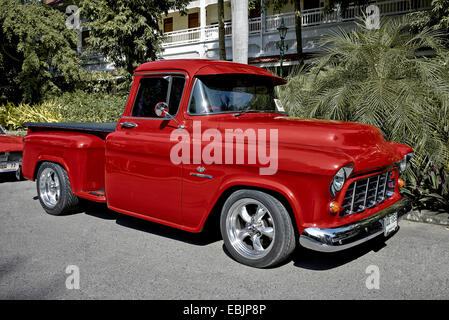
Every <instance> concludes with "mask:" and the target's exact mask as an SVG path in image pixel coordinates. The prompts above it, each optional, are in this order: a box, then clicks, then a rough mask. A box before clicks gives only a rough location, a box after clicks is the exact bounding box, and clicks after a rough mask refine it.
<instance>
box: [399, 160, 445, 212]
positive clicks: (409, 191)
mask: <svg viewBox="0 0 449 320" xmlns="http://www.w3.org/2000/svg"><path fill="white" fill-rule="evenodd" d="M413 171H414V172H415V174H414V175H412V176H411V177H410V179H409V181H408V184H407V186H406V187H405V188H403V192H404V194H406V195H407V196H408V197H409V198H411V199H412V201H413V202H414V206H415V207H417V208H419V209H429V210H439V209H443V210H446V211H447V212H449V173H448V171H446V170H445V169H444V168H440V169H439V170H437V169H436V168H435V167H433V166H426V167H425V168H414V170H413Z"/></svg>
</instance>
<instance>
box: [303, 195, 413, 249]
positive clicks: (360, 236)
mask: <svg viewBox="0 0 449 320" xmlns="http://www.w3.org/2000/svg"><path fill="white" fill-rule="evenodd" d="M410 210H411V204H410V203H409V201H407V200H406V199H405V198H402V199H401V200H399V201H398V202H396V203H395V204H393V205H391V206H389V207H388V208H385V209H384V210H381V211H379V212H376V213H375V214H373V215H371V216H369V217H367V218H365V219H362V220H359V221H356V222H353V223H350V224H347V225H344V226H340V227H336V228H330V229H320V228H307V229H305V230H304V231H303V232H302V234H301V236H300V237H299V243H300V244H301V245H302V246H303V247H305V248H308V249H311V250H315V251H321V252H336V251H341V250H345V249H348V248H351V247H354V246H356V245H359V244H361V243H363V242H366V241H368V240H370V239H372V238H374V237H376V236H378V235H380V234H382V233H383V232H384V229H383V218H384V217H385V216H387V215H388V214H391V213H394V212H397V213H398V218H400V217H401V216H403V215H404V214H405V213H407V212H409V211H410Z"/></svg>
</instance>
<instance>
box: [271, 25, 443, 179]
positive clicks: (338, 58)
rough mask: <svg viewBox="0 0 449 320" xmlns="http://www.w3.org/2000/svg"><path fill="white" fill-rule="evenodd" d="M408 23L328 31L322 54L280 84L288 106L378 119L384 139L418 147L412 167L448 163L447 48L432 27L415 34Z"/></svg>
mask: <svg viewBox="0 0 449 320" xmlns="http://www.w3.org/2000/svg"><path fill="white" fill-rule="evenodd" d="M409 25H410V20H409V18H405V19H402V20H400V19H392V20H385V21H383V23H382V24H381V27H380V29H379V30H366V29H365V28H364V25H362V24H361V25H360V26H359V28H358V29H357V30H355V31H353V32H350V33H345V32H344V31H343V30H340V31H337V32H334V33H333V34H331V35H330V36H328V37H326V38H325V39H324V40H323V45H325V48H326V49H325V54H323V55H322V56H321V57H319V58H318V59H316V61H314V62H313V63H312V65H311V66H310V68H307V69H305V68H303V69H302V70H301V71H299V73H298V74H297V75H295V76H292V77H291V79H290V81H289V83H288V84H287V85H286V86H285V87H284V88H281V89H280V91H279V96H280V99H281V100H282V101H283V104H284V106H285V107H286V110H287V111H288V112H289V113H290V115H292V116H298V117H312V118H325V119H337V120H345V121H354V122H362V123H367V124H371V125H374V126H377V127H379V128H380V129H381V131H382V133H383V134H384V137H385V138H386V139H387V140H391V141H396V142H400V143H404V144H407V145H410V146H411V147H413V148H414V149H415V157H414V158H413V160H412V161H413V165H414V167H422V166H425V165H426V164H427V163H429V162H430V163H432V164H433V165H434V166H435V167H437V168H443V167H444V166H446V167H447V166H448V164H449V69H448V67H447V66H448V62H449V54H448V51H447V50H446V49H445V48H444V46H442V44H441V42H440V40H439V38H438V34H436V33H435V31H432V30H430V29H429V28H425V29H423V30H422V31H421V32H419V33H418V34H413V33H412V32H411V31H410V28H409ZM423 49H425V50H427V51H429V50H431V51H433V53H434V54H433V56H432V57H424V56H422V55H420V53H421V52H422V50H423ZM409 176H410V177H412V176H413V172H412V171H411V172H409Z"/></svg>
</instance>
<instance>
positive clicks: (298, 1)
mask: <svg viewBox="0 0 449 320" xmlns="http://www.w3.org/2000/svg"><path fill="white" fill-rule="evenodd" d="M294 5H295V30H296V43H297V45H296V48H297V50H296V53H297V55H298V61H299V64H300V65H302V64H303V62H304V61H303V60H304V56H303V53H302V30H301V28H302V22H301V0H294Z"/></svg>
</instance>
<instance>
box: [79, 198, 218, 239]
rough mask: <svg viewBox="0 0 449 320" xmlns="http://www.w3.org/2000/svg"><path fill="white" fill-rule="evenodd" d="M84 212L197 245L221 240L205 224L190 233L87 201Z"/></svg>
mask: <svg viewBox="0 0 449 320" xmlns="http://www.w3.org/2000/svg"><path fill="white" fill-rule="evenodd" d="M85 214H87V215H90V216H93V217H96V218H99V219H106V220H115V222H116V223H117V224H118V225H121V226H124V227H127V228H131V229H134V230H137V231H142V232H147V233H152V234H155V235H158V236H161V237H166V238H170V239H173V240H177V241H182V242H186V243H189V244H193V245H197V246H206V245H209V244H211V243H214V242H217V241H219V240H221V235H220V232H219V229H218V228H212V227H210V226H206V228H205V231H204V232H201V233H190V232H186V231H182V230H179V229H175V228H172V227H167V226H164V225H162V224H159V223H155V222H151V221H147V220H143V219H139V218H135V217H132V216H128V215H125V214H120V213H117V212H115V211H112V210H109V209H108V208H107V207H106V205H104V204H98V203H89V204H88V205H87V209H86V211H85Z"/></svg>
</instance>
